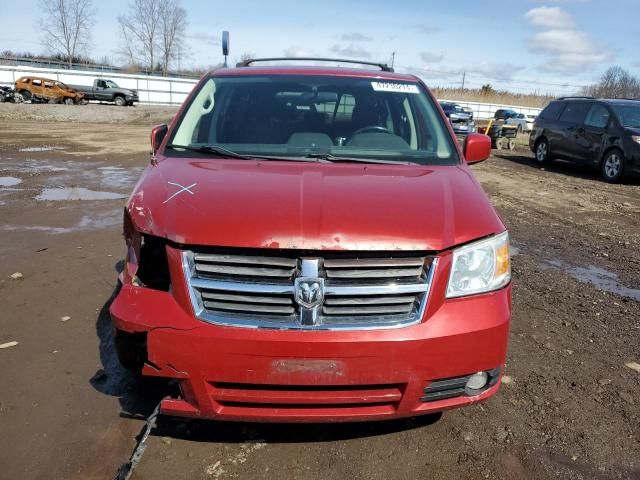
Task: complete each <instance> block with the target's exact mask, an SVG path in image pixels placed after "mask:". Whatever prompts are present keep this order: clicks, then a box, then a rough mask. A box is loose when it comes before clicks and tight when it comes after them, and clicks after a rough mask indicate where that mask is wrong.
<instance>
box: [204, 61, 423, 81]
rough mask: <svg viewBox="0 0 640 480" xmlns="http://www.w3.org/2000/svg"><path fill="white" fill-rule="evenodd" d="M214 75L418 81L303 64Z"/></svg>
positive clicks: (400, 75)
mask: <svg viewBox="0 0 640 480" xmlns="http://www.w3.org/2000/svg"><path fill="white" fill-rule="evenodd" d="M209 75H210V76H214V77H229V76H257V75H320V76H328V77H357V78H372V79H380V80H394V81H401V82H412V83H417V82H419V80H418V78H417V77H415V76H414V75H407V74H403V73H396V72H384V71H381V70H371V69H365V68H346V67H316V66H304V67H293V66H288V65H280V66H268V67H266V66H265V67H239V68H219V69H217V70H212V71H211V72H209Z"/></svg>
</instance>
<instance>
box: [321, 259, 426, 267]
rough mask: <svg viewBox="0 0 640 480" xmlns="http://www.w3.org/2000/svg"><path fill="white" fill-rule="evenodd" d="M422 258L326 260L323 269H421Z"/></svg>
mask: <svg viewBox="0 0 640 480" xmlns="http://www.w3.org/2000/svg"><path fill="white" fill-rule="evenodd" d="M422 265H424V257H419V258H351V259H342V258H341V259H327V260H325V261H324V267H325V268H366V267H422Z"/></svg>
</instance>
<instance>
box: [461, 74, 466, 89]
mask: <svg viewBox="0 0 640 480" xmlns="http://www.w3.org/2000/svg"><path fill="white" fill-rule="evenodd" d="M466 76H467V72H462V90H464V79H465V77H466Z"/></svg>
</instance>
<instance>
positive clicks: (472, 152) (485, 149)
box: [464, 133, 491, 165]
mask: <svg viewBox="0 0 640 480" xmlns="http://www.w3.org/2000/svg"><path fill="white" fill-rule="evenodd" d="M489 155H491V138H489V137H488V136H487V135H483V134H481V133H470V134H469V135H467V138H466V139H465V141H464V159H465V161H466V162H467V163H468V164H469V165H473V164H474V163H478V162H482V161H483V160H486V159H487V158H489Z"/></svg>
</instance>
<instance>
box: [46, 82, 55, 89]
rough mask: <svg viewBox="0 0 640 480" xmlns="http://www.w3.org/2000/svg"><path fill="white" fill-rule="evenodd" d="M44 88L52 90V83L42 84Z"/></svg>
mask: <svg viewBox="0 0 640 480" xmlns="http://www.w3.org/2000/svg"><path fill="white" fill-rule="evenodd" d="M44 86H45V88H53V83H51V82H44Z"/></svg>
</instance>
